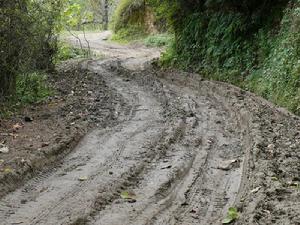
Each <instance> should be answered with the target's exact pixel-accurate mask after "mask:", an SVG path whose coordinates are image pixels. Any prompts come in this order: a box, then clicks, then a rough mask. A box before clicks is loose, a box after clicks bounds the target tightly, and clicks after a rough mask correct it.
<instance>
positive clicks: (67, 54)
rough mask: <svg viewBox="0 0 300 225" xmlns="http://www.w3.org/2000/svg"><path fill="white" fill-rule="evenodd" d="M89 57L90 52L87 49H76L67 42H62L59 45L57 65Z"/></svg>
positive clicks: (56, 58)
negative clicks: (69, 60)
mask: <svg viewBox="0 0 300 225" xmlns="http://www.w3.org/2000/svg"><path fill="white" fill-rule="evenodd" d="M87 55H88V50H86V49H80V48H76V47H73V46H71V45H70V44H67V43H65V42H60V43H59V44H58V52H57V54H56V57H55V63H59V62H62V61H66V60H68V59H78V58H83V57H85V56H87Z"/></svg>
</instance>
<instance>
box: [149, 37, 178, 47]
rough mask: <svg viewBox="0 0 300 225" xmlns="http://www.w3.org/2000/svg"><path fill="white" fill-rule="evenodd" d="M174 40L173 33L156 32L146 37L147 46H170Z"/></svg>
mask: <svg viewBox="0 0 300 225" xmlns="http://www.w3.org/2000/svg"><path fill="white" fill-rule="evenodd" d="M173 41H174V37H173V35H171V34H155V35H150V36H148V37H146V38H145V40H144V44H145V45H146V46H147V47H168V46H170V45H171V44H172V42H173Z"/></svg>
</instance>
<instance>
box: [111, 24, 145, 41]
mask: <svg viewBox="0 0 300 225" xmlns="http://www.w3.org/2000/svg"><path fill="white" fill-rule="evenodd" d="M146 35H147V34H146V33H145V31H144V30H143V28H141V27H139V26H134V25H131V26H128V27H126V28H121V29H120V30H118V31H117V32H116V33H115V34H114V35H113V36H112V38H111V40H113V41H117V42H120V43H127V42H129V41H133V40H140V39H143V38H145V36H146Z"/></svg>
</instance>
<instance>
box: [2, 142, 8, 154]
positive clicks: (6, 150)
mask: <svg viewBox="0 0 300 225" xmlns="http://www.w3.org/2000/svg"><path fill="white" fill-rule="evenodd" d="M0 153H4V154H6V153H9V149H8V147H7V146H6V145H4V144H0Z"/></svg>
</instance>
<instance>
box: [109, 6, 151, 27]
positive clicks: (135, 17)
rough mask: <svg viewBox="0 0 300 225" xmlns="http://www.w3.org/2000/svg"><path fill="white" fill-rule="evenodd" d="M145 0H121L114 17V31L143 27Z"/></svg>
mask: <svg viewBox="0 0 300 225" xmlns="http://www.w3.org/2000/svg"><path fill="white" fill-rule="evenodd" d="M144 12H145V1H144V0H121V1H120V3H119V4H118V7H117V9H116V10H115V12H114V16H113V29H114V31H115V32H118V31H119V30H121V29H124V28H127V27H129V26H131V25H134V26H138V27H143V23H144Z"/></svg>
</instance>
